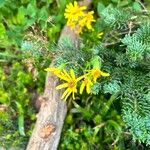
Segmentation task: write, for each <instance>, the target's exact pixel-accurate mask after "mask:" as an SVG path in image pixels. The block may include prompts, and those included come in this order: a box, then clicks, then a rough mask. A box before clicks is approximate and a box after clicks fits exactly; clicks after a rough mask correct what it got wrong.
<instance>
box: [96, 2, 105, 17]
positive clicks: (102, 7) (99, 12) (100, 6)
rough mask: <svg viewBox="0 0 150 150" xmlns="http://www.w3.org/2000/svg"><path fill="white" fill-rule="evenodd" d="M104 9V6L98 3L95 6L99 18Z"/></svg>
mask: <svg viewBox="0 0 150 150" xmlns="http://www.w3.org/2000/svg"><path fill="white" fill-rule="evenodd" d="M104 9H105V5H104V4H103V3H100V2H99V3H98V5H97V13H98V15H99V16H101V12H102V11H103V10H104Z"/></svg>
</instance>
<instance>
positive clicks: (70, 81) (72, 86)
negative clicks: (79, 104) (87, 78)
mask: <svg viewBox="0 0 150 150" xmlns="http://www.w3.org/2000/svg"><path fill="white" fill-rule="evenodd" d="M58 77H59V78H60V79H62V80H65V81H66V83H63V84H60V85H58V86H57V87H56V89H62V88H67V89H66V90H65V92H64V93H63V95H62V97H61V99H65V100H66V99H67V98H68V96H69V95H70V94H71V93H72V97H73V99H75V96H74V94H75V93H77V82H78V81H80V80H81V79H82V78H83V77H82V76H81V77H79V78H76V76H75V73H74V71H73V69H71V70H70V74H68V73H67V71H66V70H64V71H63V72H62V73H61V74H60V75H59V76H58Z"/></svg>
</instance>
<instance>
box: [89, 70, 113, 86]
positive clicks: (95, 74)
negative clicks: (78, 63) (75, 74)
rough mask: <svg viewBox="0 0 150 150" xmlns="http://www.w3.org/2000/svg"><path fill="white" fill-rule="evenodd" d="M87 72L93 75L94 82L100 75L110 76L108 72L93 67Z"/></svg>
mask: <svg viewBox="0 0 150 150" xmlns="http://www.w3.org/2000/svg"><path fill="white" fill-rule="evenodd" d="M88 73H89V74H90V75H91V76H92V77H93V81H94V83H96V80H97V78H99V77H100V76H104V77H108V76H110V74H109V73H106V72H103V71H101V70H100V69H98V68H93V69H92V70H88Z"/></svg>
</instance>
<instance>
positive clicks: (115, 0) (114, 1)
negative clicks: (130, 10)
mask: <svg viewBox="0 0 150 150" xmlns="http://www.w3.org/2000/svg"><path fill="white" fill-rule="evenodd" d="M111 1H112V2H113V3H119V2H120V0H111Z"/></svg>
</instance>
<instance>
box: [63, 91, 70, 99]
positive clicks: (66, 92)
mask: <svg viewBox="0 0 150 150" xmlns="http://www.w3.org/2000/svg"><path fill="white" fill-rule="evenodd" d="M69 92H70V90H69V89H66V90H65V92H64V93H63V95H62V97H61V99H64V97H65V96H66V95H67V94H68V93H69Z"/></svg>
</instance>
